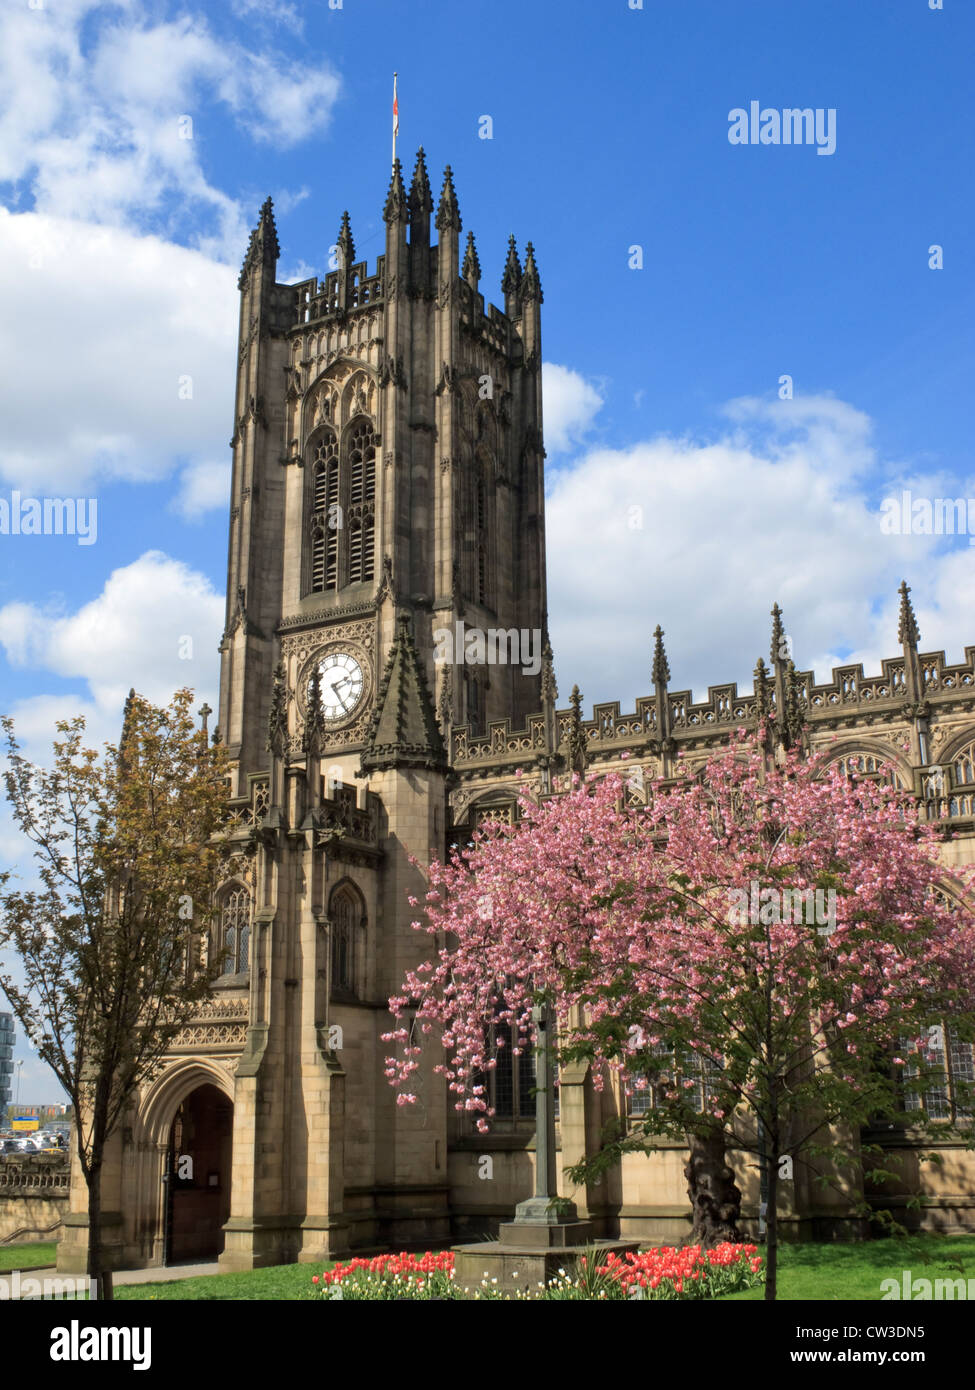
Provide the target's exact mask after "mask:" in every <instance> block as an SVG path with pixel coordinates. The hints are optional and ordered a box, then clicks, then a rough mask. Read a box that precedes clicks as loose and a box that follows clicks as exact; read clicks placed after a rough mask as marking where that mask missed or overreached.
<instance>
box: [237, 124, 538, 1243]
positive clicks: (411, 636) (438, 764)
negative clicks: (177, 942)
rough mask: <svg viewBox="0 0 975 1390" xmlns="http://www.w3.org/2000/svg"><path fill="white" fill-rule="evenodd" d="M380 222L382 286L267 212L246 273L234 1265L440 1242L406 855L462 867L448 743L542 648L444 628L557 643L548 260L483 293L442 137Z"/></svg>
mask: <svg viewBox="0 0 975 1390" xmlns="http://www.w3.org/2000/svg"><path fill="white" fill-rule="evenodd" d="M383 217H384V221H385V224H386V248H385V254H384V255H382V256H380V257H379V258H378V263H377V265H376V269H375V272H374V273H373V274H370V273H369V270H368V267H367V265H366V263H365V262H363V261H358V260H357V259H356V254H355V247H354V242H353V237H352V230H351V227H350V223H349V218H348V214H343V216H342V220H341V227H340V230H339V234H338V238H337V241H336V243H335V245H334V246H333V247H332V249H331V255H332V264H333V266H334V268H333V269H332V270H330V271H329V272H328V273H327V274H326V276H325V278H324V281H321V282H320V281H318V280H308V281H305V282H303V283H302V284H299V285H282V284H279V283H277V281H276V278H275V270H276V263H277V258H278V240H277V235H276V231H275V226H274V218H273V213H272V209H271V204H270V200H269V201H268V202H267V203H265V205H264V207H263V208H262V210H261V214H260V220H259V223H258V226H257V228H256V230H255V231H254V233H253V234H252V237H251V242H250V246H249V248H248V251H247V255H246V258H245V260H244V265H243V269H242V271H241V276H240V291H241V308H240V339H239V366H238V378H237V404H236V412H235V431H234V437H233V441H232V445H233V451H234V455H233V482H232V496H231V520H230V549H229V563H228V574H227V626H226V631H225V633H224V637H223V640H222V643H221V648H220V651H221V659H222V666H221V685H220V712H219V721H220V722H219V736H220V737H221V738H222V739H223V741H224V742H225V743H226V744H227V745H228V748H229V752H230V754H231V758H232V760H233V766H234V784H233V786H232V788H231V793H232V797H233V805H234V806H235V807H236V808H239V809H238V812H237V814H238V815H239V818H240V819H239V825H238V826H237V827H235V828H234V830H233V834H234V835H235V836H236V838H237V840H238V842H239V850H238V857H237V861H236V864H235V868H234V873H233V877H232V879H231V881H230V882H229V883H228V884H227V885H226V886H225V889H224V895H225V900H226V902H228V903H232V904H234V906H233V908H232V909H231V910H230V913H229V915H228V913H227V911H226V910H224V913H223V921H224V925H223V927H222V931H221V935H222V938H223V946H222V949H224V950H225V951H226V952H227V958H228V967H227V976H226V983H225V985H222V986H221V988H222V989H226V991H227V992H228V994H229V993H230V992H231V991H234V990H236V991H238V992H239V991H240V989H241V987H243V986H246V988H247V996H248V1000H247V1011H248V1028H247V1033H246V1044H245V1046H244V1050H243V1053H242V1055H241V1056H240V1059H239V1061H238V1062H237V1065H236V1068H235V1084H234V1096H233V1100H234V1123H233V1136H234V1137H233V1162H232V1169H233V1189H232V1200H231V1208H230V1214H229V1220H228V1221H227V1223H226V1225H225V1226H224V1232H225V1237H226V1240H225V1248H224V1253H223V1255H222V1259H223V1262H224V1263H225V1264H226V1265H227V1266H228V1267H231V1268H245V1267H248V1266H250V1265H253V1264H260V1263H271V1262H275V1261H277V1260H281V1259H286V1258H291V1259H294V1258H303V1259H309V1260H312V1259H320V1258H323V1257H324V1256H326V1255H328V1254H331V1253H334V1252H335V1251H339V1250H343V1249H346V1248H347V1247H348V1246H349V1245H350V1244H352V1245H361V1244H363V1243H369V1242H373V1243H374V1242H375V1241H377V1240H392V1241H394V1242H397V1241H404V1240H422V1239H436V1238H444V1237H446V1236H447V1235H448V1233H449V1224H448V1191H447V1140H448V1136H447V1129H446V1125H447V1097H446V1094H445V1092H444V1088H443V1085H442V1083H441V1082H440V1079H439V1078H438V1077H435V1076H434V1075H433V1073H432V1069H431V1068H430V1066H429V1064H427V1063H425V1066H426V1067H427V1070H425V1071H424V1072H423V1073H422V1074H420V1075H419V1076H418V1079H417V1080H418V1085H417V1091H418V1095H419V1097H420V1100H419V1104H418V1105H417V1106H415V1107H413V1106H411V1107H406V1108H403V1107H397V1106H396V1105H395V1103H394V1101H395V1098H394V1095H393V1093H392V1091H391V1089H390V1088H389V1087H388V1085H387V1083H386V1081H385V1078H384V1075H383V1066H384V1063H383V1058H384V1056H385V1054H386V1052H387V1051H388V1050H389V1045H388V1044H384V1043H383V1042H382V1041H381V1038H380V1034H381V1033H382V1032H383V1031H384V1030H385V1029H388V1027H389V1026H390V1024H389V1018H388V1014H387V1013H386V1012H385V1003H386V1000H387V999H388V997H389V995H390V994H391V993H395V992H396V991H397V990H398V988H399V986H400V984H401V982H402V978H403V974H404V971H405V970H406V969H407V968H409V967H410V966H412V965H414V964H415V963H416V962H417V961H418V959H420V958H421V957H420V956H419V955H418V949H419V946H420V945H422V941H419V942H418V938H417V934H416V933H415V932H414V931H413V929H412V927H411V925H410V922H411V918H412V916H413V915H414V911H413V910H412V909H411V908H410V907H409V903H408V897H409V895H410V894H411V893H419V892H422V888H423V881H422V873H421V869H420V868H419V867H418V866H417V863H416V862H414V861H419V864H420V865H422V864H423V863H424V862H425V861H427V860H428V858H429V857H430V856H431V855H432V854H442V853H443V848H444V836H445V830H446V807H447V801H446V792H447V777H448V772H449V768H448V761H447V754H446V751H445V744H444V734H445V733H448V732H449V728H450V727H451V726H452V725H453V724H455V723H463V724H469V725H470V726H471V728H472V730H474V731H475V732H481V731H483V730H484V729H485V728H486V726H487V724H488V722H489V721H490V720H492V719H494V720H499V719H504V718H509V719H512V718H513V719H514V720H515V721H516V722H518V723H523V722H524V720H525V718H526V716H527V715H528V713H529V712H531V711H534V710H537V709H538V708H540V707H541V673H540V670H539V667H538V664H537V663H535V665H534V667H533V666H532V663H531V662H525V661H514V660H511V659H507V660H506V659H504V658H502V660H501V661H500V662H499V661H493V662H492V661H491V659H490V657H488V658H487V660H478V661H475V662H474V663H472V664H468V663H466V662H465V661H464V660H463V643H462V642H461V643H460V649H459V654H460V657H461V660H460V661H459V662H456V661H452V660H450V661H447V662H444V661H441V660H437V661H435V655H436V656H438V657H439V656H442V655H443V651H442V647H441V645H440V644H441V641H442V638H441V637H440V636H438V634H443V633H448V634H450V638H451V640H453V638H454V636H455V634H457V633H458V631H460V632H461V633H463V632H464V631H465V630H470V629H471V628H473V629H477V630H480V631H485V632H491V631H493V632H494V633H495V634H496V635H500V634H508V633H511V634H512V635H515V633H517V634H521V633H522V632H524V633H525V634H526V636H527V637H528V640H529V645H532V644H534V646H537V648H538V650H540V649H541V642H542V636H543V633H544V629H545V564H544V520H543V479H542V461H543V449H542V439H541V370H540V369H541V357H540V346H541V345H540V307H541V298H542V295H541V286H540V283H539V277H538V271H537V269H536V266H535V261H534V255H533V252H532V248H531V245H530V244H529V245H528V246H527V247H526V253H525V264H524V266H522V265H521V263H520V261H519V258H518V254H517V251H516V249H515V243H514V239H513V238H512V240H511V243H510V245H509V248H508V255H507V262H506V264H505V269H504V278H503V282H502V290H503V295H504V310H503V311H501V310H499V309H497V308H495V307H494V306H493V305H490V306H485V302H484V298H483V296H482V295H481V293H480V290H479V278H480V266H479V263H478V257H477V250H476V248H475V245H474V240H473V237H472V236H468V239H467V244H466V251H465V254H464V257H463V264H461V251H460V234H461V217H460V211H459V208H458V204H457V198H456V194H455V192H454V186H453V180H452V176H451V171H450V168H449V167H448V168H447V170H446V171H445V175H444V180H443V187H442V190H441V193H440V198H439V203H438V205H437V208H436V215H435V218H434V203H433V198H432V196H431V189H430V183H429V179H428V176H427V170H426V164H425V160H424V155H423V151H422V150H421V151H420V152H419V154H418V155H417V160H416V166H415V169H414V172H413V178H412V183H411V185H410V189H409V193H407V192H406V190H405V188H404V184H403V179H402V174H401V170H400V166H399V162H398V161H397V163H396V165H395V166H394V168H393V173H392V178H391V181H390V185H389V192H388V195H387V198H386V204H385V208H384V211H383ZM432 219H433V220H434V222H435V227H436V232H437V235H438V241H437V243H436V244H432V243H431V220H432ZM504 650H505V652H506V651H507V648H505V649H504ZM452 654H453V653H452ZM435 711H436V715H435ZM438 718H439V722H438ZM241 904H243V905H244V908H243V912H245V913H246V912H247V911H249V919H248V922H247V925H245V924H244V916H243V915H242V909H241V907H240V905H241ZM235 912H236V913H237V914H238V915H239V916H240V922H239V923H237V922H236V919H235V917H234V913H235ZM245 932H248V933H249V938H248V941H247V943H246V945H244V946H242V944H241V943H242V939H243V934H244V933H245Z"/></svg>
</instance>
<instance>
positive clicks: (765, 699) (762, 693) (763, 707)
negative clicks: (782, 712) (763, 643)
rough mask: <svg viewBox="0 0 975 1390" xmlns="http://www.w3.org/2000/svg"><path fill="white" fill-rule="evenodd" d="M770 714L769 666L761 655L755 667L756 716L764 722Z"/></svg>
mask: <svg viewBox="0 0 975 1390" xmlns="http://www.w3.org/2000/svg"><path fill="white" fill-rule="evenodd" d="M768 715H769V679H768V668H767V667H766V665H765V662H764V661H763V660H762V658H761V657H759V658H758V665H757V666H756V667H755V718H756V719H757V720H758V721H759V723H761V722H762V720H763V719H767V718H768Z"/></svg>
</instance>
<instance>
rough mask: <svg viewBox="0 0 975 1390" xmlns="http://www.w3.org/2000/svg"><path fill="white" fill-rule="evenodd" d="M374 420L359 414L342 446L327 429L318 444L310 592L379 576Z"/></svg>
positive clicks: (314, 466)
mask: <svg viewBox="0 0 975 1390" xmlns="http://www.w3.org/2000/svg"><path fill="white" fill-rule="evenodd" d="M378 445H379V435H378V434H377V433H376V431H375V426H374V424H373V421H372V420H371V419H369V418H368V417H367V416H358V417H357V418H356V419H355V420H353V421H352V423H351V424H350V425H349V427H348V428H347V430H346V431H345V434H344V437H343V443H342V448H341V449H340V448H339V445H338V442H337V439H336V435H335V431H334V430H333V429H331V428H330V427H326V428H325V429H324V430H323V431H322V433H321V434H320V435H319V436H318V439H317V442H316V444H315V446H314V458H313V460H312V464H311V482H310V484H309V489H310V492H309V501H308V506H309V508H310V522H309V525H308V533H307V534H308V544H309V547H310V565H309V579H308V582H309V583H310V590H311V592H312V593H323V592H328V591H332V590H337V589H341V588H342V587H343V586H344V585H345V584H361V583H364V582H366V581H369V580H371V579H373V578H374V577H375V568H376V566H375V549H376V547H375V526H376V519H375V513H376V449H377V447H378Z"/></svg>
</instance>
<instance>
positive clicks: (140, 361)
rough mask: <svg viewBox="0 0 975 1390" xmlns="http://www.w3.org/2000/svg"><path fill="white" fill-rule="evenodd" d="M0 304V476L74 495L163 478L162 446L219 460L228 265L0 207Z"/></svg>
mask: <svg viewBox="0 0 975 1390" xmlns="http://www.w3.org/2000/svg"><path fill="white" fill-rule="evenodd" d="M0 300H2V302H3V304H4V308H5V311H4V314H3V317H2V320H0V378H2V380H3V382H4V402H5V404H4V430H3V443H2V445H0V477H2V478H3V479H5V480H6V481H7V482H8V483H10V484H12V485H13V486H19V487H21V488H23V489H26V490H27V491H28V492H30V491H31V490H34V491H38V490H41V489H44V488H49V489H53V490H54V491H57V489H59V488H61V489H68V490H71V491H73V492H75V493H80V491H81V490H83V489H84V488H86V487H87V486H89V485H90V484H91V482H92V480H97V479H98V478H99V477H103V478H104V477H121V478H129V479H136V480H138V479H153V478H159V477H163V476H165V475H167V474H168V473H169V472H170V471H171V469H172V467H173V460H174V456H181V457H182V458H183V459H184V460H188V461H189V462H190V463H205V462H207V461H208V460H210V459H213V458H220V457H221V455H223V456H225V457H229V450H228V449H227V441H228V438H229V433H230V430H229V421H228V400H229V399H230V397H229V396H228V391H231V390H232V383H233V373H234V344H235V339H236V331H237V303H238V298H237V289H236V282H235V277H234V274H233V272H232V271H231V270H230V269H229V268H228V267H227V266H223V265H219V264H217V263H216V262H214V261H212V260H209V259H208V258H207V257H206V256H204V255H202V254H201V253H200V252H198V251H189V250H185V249H184V248H182V247H179V246H174V245H172V244H171V243H169V242H165V241H161V240H159V239H158V238H156V237H151V236H135V235H133V234H131V233H130V232H127V231H123V230H119V229H117V228H111V227H99V226H95V225H92V224H86V223H77V222H71V221H68V220H65V219H61V218H52V217H46V216H42V215H40V214H37V213H23V214H14V213H10V212H7V211H6V210H5V209H0ZM42 364H43V366H42ZM188 393H191V395H188ZM39 422H43V428H39V427H38V426H39Z"/></svg>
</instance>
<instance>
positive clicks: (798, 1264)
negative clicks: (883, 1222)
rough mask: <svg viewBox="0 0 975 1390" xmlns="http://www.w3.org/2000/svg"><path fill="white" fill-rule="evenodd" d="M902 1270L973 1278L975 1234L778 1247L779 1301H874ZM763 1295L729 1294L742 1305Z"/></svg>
mask: <svg viewBox="0 0 975 1390" xmlns="http://www.w3.org/2000/svg"><path fill="white" fill-rule="evenodd" d="M759 1248H760V1249H762V1247H759ZM763 1253H764V1252H763ZM905 1269H909V1270H910V1271H911V1273H912V1275H913V1277H914V1278H915V1279H917V1278H924V1279H932V1280H933V1279H947V1278H951V1277H954V1278H957V1277H959V1276H962V1277H964V1278H966V1279H975V1236H934V1235H917V1236H907V1237H905V1238H904V1239H902V1240H897V1239H894V1238H891V1239H887V1240H870V1241H864V1242H863V1243H862V1244H859V1245H817V1244H810V1245H785V1246H780V1247H779V1271H778V1297H779V1298H780V1299H782V1300H783V1301H784V1302H792V1301H796V1302H801V1301H804V1300H807V1299H808V1300H812V1301H815V1302H819V1303H861V1302H863V1303H867V1302H871V1301H874V1300H877V1301H879V1300H880V1299H881V1298H882V1297H883V1294H882V1291H881V1288H880V1284H881V1281H882V1280H883V1279H891V1278H893V1279H897V1280H900V1278H901V1273H902V1271H903V1270H905ZM764 1297H765V1289H764V1287H759V1288H754V1289H746V1290H745V1292H744V1293H734V1294H729V1295H728V1298H729V1299H734V1300H738V1301H740V1302H747V1303H754V1302H756V1301H757V1302H761V1300H762V1299H764Z"/></svg>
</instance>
